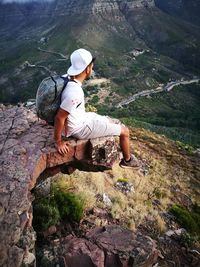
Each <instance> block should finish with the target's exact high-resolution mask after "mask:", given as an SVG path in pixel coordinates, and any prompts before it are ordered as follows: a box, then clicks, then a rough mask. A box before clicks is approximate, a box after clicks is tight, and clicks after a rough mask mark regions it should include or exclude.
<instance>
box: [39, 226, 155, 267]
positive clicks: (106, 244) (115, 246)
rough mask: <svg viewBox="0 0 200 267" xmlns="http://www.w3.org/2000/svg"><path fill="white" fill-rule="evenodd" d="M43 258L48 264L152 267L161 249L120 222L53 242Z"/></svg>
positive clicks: (87, 266) (148, 238)
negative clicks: (118, 224)
mask: <svg viewBox="0 0 200 267" xmlns="http://www.w3.org/2000/svg"><path fill="white" fill-rule="evenodd" d="M44 255H48V256H46V257H45V256H44V258H43V261H46V262H48V259H54V260H49V266H55V265H56V264H62V263H64V266H66V267H67V266H70V267H108V266H109V267H129V266H130V267H131V266H137V267H150V266H153V265H154V264H155V263H156V262H157V259H158V256H159V251H158V250H157V249H156V243H155V241H153V240H152V239H151V238H150V237H147V236H144V235H142V233H140V232H139V231H136V232H132V231H130V230H128V229H125V228H122V227H120V226H117V225H108V226H105V227H97V228H95V229H93V230H90V231H89V232H88V234H87V235H86V237H85V238H77V237H74V236H72V235H68V236H67V237H65V238H62V239H60V240H54V241H52V244H51V246H50V248H48V249H47V250H46V251H45V253H44Z"/></svg>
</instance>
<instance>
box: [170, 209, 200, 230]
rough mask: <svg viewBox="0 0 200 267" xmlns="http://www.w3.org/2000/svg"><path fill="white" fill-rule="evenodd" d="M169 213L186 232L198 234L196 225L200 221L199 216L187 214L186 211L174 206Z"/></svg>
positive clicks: (191, 213)
mask: <svg viewBox="0 0 200 267" xmlns="http://www.w3.org/2000/svg"><path fill="white" fill-rule="evenodd" d="M169 211H170V212H171V213H172V214H173V215H174V216H175V217H176V219H177V221H178V222H179V223H180V225H181V226H182V227H184V228H185V229H186V230H187V231H188V232H190V233H197V234H200V226H199V223H198V221H199V220H200V214H198V213H196V212H189V211H188V210H187V209H185V208H183V207H181V206H179V205H175V204H174V205H173V206H172V207H171V208H170V210H169Z"/></svg>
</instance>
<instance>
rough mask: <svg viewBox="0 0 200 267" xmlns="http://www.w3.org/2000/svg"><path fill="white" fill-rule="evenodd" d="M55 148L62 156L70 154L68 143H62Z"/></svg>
mask: <svg viewBox="0 0 200 267" xmlns="http://www.w3.org/2000/svg"><path fill="white" fill-rule="evenodd" d="M55 147H56V148H57V150H58V152H59V153H60V154H61V155H64V154H67V152H69V144H68V142H66V141H61V142H59V143H57V144H55Z"/></svg>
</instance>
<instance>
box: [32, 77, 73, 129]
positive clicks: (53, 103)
mask: <svg viewBox="0 0 200 267" xmlns="http://www.w3.org/2000/svg"><path fill="white" fill-rule="evenodd" d="M68 81H69V79H68V78H67V77H64V76H58V75H56V76H55V75H54V76H50V77H47V78H45V79H44V80H43V81H42V82H41V83H40V85H39V87H38V90H37V94H36V112H37V115H38V117H39V118H40V119H42V120H45V121H46V122H47V123H48V124H50V125H52V126H53V125H54V118H55V116H56V113H57V111H58V109H59V107H60V104H61V96H62V92H63V91H64V89H65V87H66V86H67V83H68Z"/></svg>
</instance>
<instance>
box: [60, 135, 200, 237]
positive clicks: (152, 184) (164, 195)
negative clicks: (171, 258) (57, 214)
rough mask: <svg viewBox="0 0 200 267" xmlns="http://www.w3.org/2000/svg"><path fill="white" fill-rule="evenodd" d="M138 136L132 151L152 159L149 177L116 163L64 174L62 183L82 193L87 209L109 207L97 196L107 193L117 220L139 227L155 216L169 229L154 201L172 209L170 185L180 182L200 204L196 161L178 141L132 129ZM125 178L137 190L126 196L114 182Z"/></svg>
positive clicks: (162, 225) (161, 229) (161, 224)
mask: <svg viewBox="0 0 200 267" xmlns="http://www.w3.org/2000/svg"><path fill="white" fill-rule="evenodd" d="M134 136H137V140H134V141H132V142H131V150H132V151H134V152H135V153H136V154H137V156H139V157H140V158H143V159H146V160H148V163H149V165H150V169H149V174H148V175H147V176H144V175H143V174H142V173H140V172H139V171H137V170H133V169H122V168H120V167H119V165H118V163H116V164H115V165H114V167H113V170H110V171H105V172H94V173H93V172H81V171H79V170H76V171H75V172H74V173H73V174H71V175H70V176H68V175H62V179H61V181H60V182H59V183H61V185H62V187H63V188H65V189H66V190H73V191H76V192H78V193H80V194H81V195H82V196H83V197H84V199H85V203H86V208H87V209H90V208H93V207H95V206H98V207H100V208H105V204H104V203H102V202H101V201H97V198H96V197H97V195H98V194H100V195H102V194H103V193H106V194H107V195H108V196H109V198H110V199H111V201H112V207H111V208H110V211H111V214H112V216H113V217H114V218H115V219H120V220H121V221H122V223H123V224H125V225H126V226H128V227H129V228H130V229H135V228H136V227H137V226H138V225H139V224H140V223H142V222H143V221H144V219H145V218H146V216H151V217H152V218H153V219H154V221H155V222H156V224H157V227H158V228H159V231H160V232H162V231H164V230H165V229H166V226H165V222H164V220H163V219H162V218H161V216H160V214H159V212H158V210H157V209H156V207H155V206H154V205H153V204H152V202H153V200H155V199H156V200H159V201H160V205H159V210H160V211H164V210H166V209H168V206H169V204H170V203H173V193H172V192H171V190H170V188H171V186H174V185H178V186H179V187H180V188H181V190H183V192H184V193H186V194H188V195H190V196H191V194H192V197H193V200H194V201H197V203H198V190H197V192H196V193H195V191H194V190H193V189H192V187H191V182H192V179H194V172H193V165H191V164H194V163H192V161H191V159H190V157H189V156H188V155H185V154H181V153H180V151H179V150H178V148H177V147H176V145H175V143H174V142H172V141H169V140H168V139H166V138H165V137H164V136H159V135H156V134H152V133H151V132H149V131H144V130H134V131H132V137H133V138H134ZM134 139H135V138H134ZM188 166H189V167H188ZM195 175H196V174H195ZM121 178H123V179H127V180H128V181H129V182H130V183H132V184H133V186H134V191H133V192H130V193H128V194H127V195H125V194H123V193H121V192H120V191H117V190H116V189H115V187H114V184H115V183H116V182H117V180H118V179H121ZM95 223H96V225H100V224H101V225H102V220H100V221H99V219H98V218H97V219H95ZM104 223H105V224H106V222H104Z"/></svg>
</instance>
